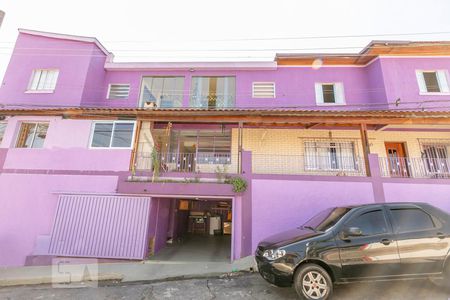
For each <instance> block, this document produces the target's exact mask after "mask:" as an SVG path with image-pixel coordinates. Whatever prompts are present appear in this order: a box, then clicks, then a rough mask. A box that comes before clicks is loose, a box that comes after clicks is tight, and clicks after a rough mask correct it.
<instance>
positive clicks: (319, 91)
mask: <svg viewBox="0 0 450 300" xmlns="http://www.w3.org/2000/svg"><path fill="white" fill-rule="evenodd" d="M323 85H333V90H334V100H335V102H334V103H325V102H324V100H323ZM314 90H315V94H316V104H317V105H319V106H340V105H345V104H346V103H345V90H344V83H343V82H316V83H315V84H314Z"/></svg>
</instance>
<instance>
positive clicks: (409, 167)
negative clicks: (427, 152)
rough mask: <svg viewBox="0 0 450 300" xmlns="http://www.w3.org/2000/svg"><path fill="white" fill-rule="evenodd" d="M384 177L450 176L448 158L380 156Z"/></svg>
mask: <svg viewBox="0 0 450 300" xmlns="http://www.w3.org/2000/svg"><path fill="white" fill-rule="evenodd" d="M379 162H380V171H381V176H383V177H401V178H450V160H449V159H448V158H426V157H380V158H379Z"/></svg>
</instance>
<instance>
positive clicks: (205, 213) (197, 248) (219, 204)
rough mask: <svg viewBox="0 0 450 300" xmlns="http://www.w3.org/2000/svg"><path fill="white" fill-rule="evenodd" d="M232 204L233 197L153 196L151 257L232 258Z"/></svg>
mask: <svg viewBox="0 0 450 300" xmlns="http://www.w3.org/2000/svg"><path fill="white" fill-rule="evenodd" d="M232 206H233V201H232V200H231V199H207V198H205V199H203V198H193V199H186V198H152V202H151V212H150V227H149V251H148V252H149V259H150V260H157V261H178V262H179V261H183V262H186V261H190V262H195V261H199V262H230V261H231V260H232V248H233V207H232Z"/></svg>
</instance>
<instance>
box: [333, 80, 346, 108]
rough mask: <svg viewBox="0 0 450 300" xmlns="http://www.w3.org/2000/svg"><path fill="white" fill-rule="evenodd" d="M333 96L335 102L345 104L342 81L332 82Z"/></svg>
mask: <svg viewBox="0 0 450 300" xmlns="http://www.w3.org/2000/svg"><path fill="white" fill-rule="evenodd" d="M334 97H335V99H336V103H337V104H345V95H344V84H343V83H342V82H338V83H335V84H334Z"/></svg>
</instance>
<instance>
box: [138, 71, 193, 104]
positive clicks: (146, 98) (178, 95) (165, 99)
mask: <svg viewBox="0 0 450 300" xmlns="http://www.w3.org/2000/svg"><path fill="white" fill-rule="evenodd" d="M183 86H184V77H144V78H143V79H142V86H141V99H140V103H141V104H140V105H141V107H144V106H145V105H149V104H151V103H153V104H155V105H156V106H157V107H162V108H165V107H181V106H182V104H183Z"/></svg>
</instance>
